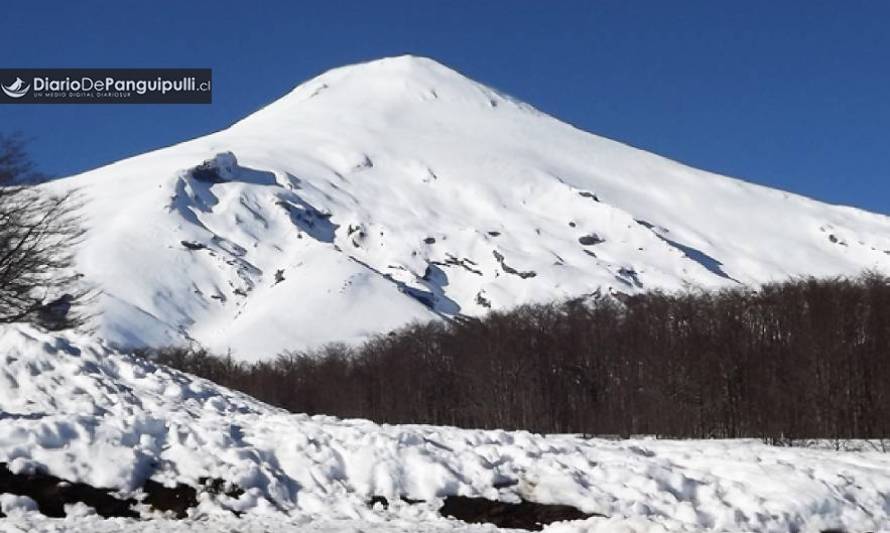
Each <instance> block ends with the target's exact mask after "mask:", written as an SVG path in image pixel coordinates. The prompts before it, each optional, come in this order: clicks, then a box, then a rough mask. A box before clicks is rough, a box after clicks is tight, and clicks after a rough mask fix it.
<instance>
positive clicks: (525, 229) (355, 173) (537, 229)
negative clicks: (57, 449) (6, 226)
mask: <svg viewBox="0 0 890 533" xmlns="http://www.w3.org/2000/svg"><path fill="white" fill-rule="evenodd" d="M46 186H47V187H52V188H79V189H80V191H81V194H82V195H83V198H84V200H85V202H86V204H87V206H86V212H85V215H86V217H87V220H88V226H89V230H90V233H89V236H88V238H87V240H86V242H85V243H84V245H83V247H82V249H81V250H80V252H79V255H78V268H79V269H80V270H81V271H82V272H83V273H84V274H85V276H86V279H88V280H90V281H91V282H93V283H95V284H97V285H98V286H99V287H100V288H101V289H102V290H103V291H104V292H103V295H102V296H101V298H99V299H98V301H97V303H96V305H97V306H98V311H101V317H100V318H99V319H98V320H99V327H98V331H99V334H100V335H101V336H102V337H104V338H106V339H107V340H109V341H111V342H113V343H117V344H122V345H141V344H149V345H165V344H182V343H185V342H190V341H197V342H198V343H200V344H202V345H205V346H208V347H210V348H212V349H214V350H217V351H227V350H231V351H232V353H234V354H235V355H236V356H238V357H242V358H248V359H251V358H261V357H269V356H273V355H274V354H276V353H278V352H279V351H281V350H283V349H295V348H301V347H306V346H310V345H317V344H321V343H325V342H329V341H350V340H356V339H359V338H362V337H363V336H365V335H368V334H372V333H377V332H384V331H387V330H390V329H393V328H395V327H398V326H400V325H402V324H405V323H406V322H409V321H412V320H427V319H432V318H436V317H440V316H453V315H458V314H465V315H478V314H481V313H484V312H486V311H487V310H488V309H505V308H510V307H511V306H515V305H517V304H520V303H523V302H530V301H546V300H552V299H559V298H565V297H573V296H579V295H585V294H590V293H594V292H595V291H602V292H606V291H622V292H634V291H640V290H646V289H649V288H665V289H677V288H681V287H684V286H686V285H695V286H702V287H719V286H730V285H734V284H737V283H743V284H757V283H761V282H764V281H767V280H776V279H782V278H785V277H788V276H792V275H817V276H822V275H834V274H852V273H858V272H860V271H862V270H864V269H868V268H872V269H877V270H880V271H884V272H890V218H888V217H885V216H881V215H876V214H871V213H867V212H864V211H860V210H857V209H852V208H848V207H838V206H831V205H826V204H824V203H820V202H816V201H813V200H810V199H808V198H804V197H801V196H797V195H794V194H790V193H786V192H782V191H778V190H773V189H769V188H765V187H761V186H757V185H753V184H750V183H746V182H743V181H739V180H735V179H731V178H727V177H723V176H718V175H715V174H711V173H708V172H703V171H700V170H696V169H693V168H689V167H687V166H684V165H682V164H679V163H676V162H673V161H670V160H667V159H664V158H662V157H659V156H656V155H653V154H650V153H647V152H644V151H641V150H638V149H635V148H632V147H629V146H626V145H624V144H620V143H617V142H614V141H610V140H608V139H604V138H601V137H598V136H595V135H592V134H589V133H586V132H584V131H580V130H578V129H576V128H574V127H572V126H569V125H567V124H565V123H563V122H560V121H559V120H556V119H554V118H552V117H550V116H547V115H545V114H543V113H541V112H539V111H537V110H535V109H534V108H532V107H531V106H529V105H527V104H524V103H522V102H518V101H516V100H514V99H512V98H510V97H508V96H506V95H504V94H501V93H499V92H497V91H495V90H492V89H490V88H488V87H485V86H483V85H480V84H478V83H476V82H474V81H472V80H470V79H467V78H466V77H464V76H462V75H461V74H459V73H457V72H455V71H453V70H451V69H449V68H447V67H445V66H442V65H440V64H438V63H436V62H435V61H432V60H430V59H424V58H417V57H410V56H405V57H396V58H389V59H382V60H379V61H373V62H370V63H365V64H361V65H355V66H349V67H344V68H339V69H335V70H332V71H329V72H326V73H324V74H322V75H320V76H318V77H316V78H314V79H312V80H309V81H307V82H305V83H303V84H302V85H300V86H298V87H297V88H296V89H294V90H293V91H292V92H291V93H290V94H288V95H286V96H284V97H283V98H281V99H280V100H278V101H276V102H274V103H272V104H270V105H269V106H267V107H265V108H263V109H261V110H260V111H258V112H256V113H254V114H253V115H250V116H249V117H247V118H245V119H244V120H242V121H240V122H238V123H236V124H234V125H233V126H231V127H230V128H228V129H226V130H224V131H220V132H217V133H214V134H212V135H208V136H206V137H202V138H199V139H195V140H192V141H188V142H185V143H182V144H178V145H176V146H172V147H169V148H164V149H161V150H157V151H154V152H151V153H147V154H143V155H140V156H137V157H133V158H130V159H127V160H124V161H120V162H117V163H114V164H111V165H108V166H106V167H103V168H99V169H97V170H93V171H90V172H86V173H84V174H80V175H76V176H72V177H69V178H65V179H62V180H57V181H55V182H52V183H50V184H48V185H46Z"/></svg>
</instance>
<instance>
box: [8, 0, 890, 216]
mask: <svg viewBox="0 0 890 533" xmlns="http://www.w3.org/2000/svg"><path fill="white" fill-rule="evenodd" d="M888 25H890V1H883V0H873V1H858V0H844V1H841V0H836V1H832V2H828V1H821V0H797V1H791V0H787V1H780V2H776V1H761V0H745V1H742V2H713V1H705V0H702V1H697V0H684V1H682V2H667V1H662V0H652V1H632V0H631V1H628V0H608V1H595V0H585V1H577V2H576V1H553V2H544V1H536V2H526V1H519V0H510V1H506V0H504V1H491V0H474V1H470V0H465V1H457V0H454V1H442V2H438V1H422V0H412V1H379V2H371V1H361V0H357V1H318V0H314V1H311V2H299V1H281V2H272V1H265V2H234V1H209V0H208V1H195V0H190V1H183V0H179V1H175V2H174V1H151V2H136V1H125V0H117V1H108V2H98V1H93V0H86V1H84V0H81V1H77V2H71V1H57V2H51V1H48V0H42V1H39V2H17V3H10V4H9V5H4V6H3V10H2V23H0V34H2V40H3V43H4V46H3V48H2V50H0V66H2V67H211V68H213V71H214V95H213V98H214V103H213V104H212V105H194V106H170V105H168V106H163V105H160V106H137V105H80V106H77V105H45V106H33V105H32V106H24V105H7V106H0V131H4V132H9V131H14V130H21V131H23V132H24V133H26V134H27V135H29V136H31V137H33V138H34V139H35V140H34V142H33V144H32V152H33V154H34V156H35V158H36V159H37V161H38V163H39V164H40V166H41V168H42V169H44V170H45V171H47V172H50V173H52V174H55V175H66V174H70V173H73V172H77V171H81V170H86V169H89V168H92V167H96V166H99V165H102V164H104V163H108V162H111V161H114V160H117V159H120V158H123V157H126V156H129V155H134V154H137V153H140V152H143V151H146V150H150V149H152V148H157V147H161V146H165V145H168V144H172V143H175V142H178V141H181V140H185V139H188V138H191V137H195V136H200V135H203V134H206V133H209V132H211V131H214V130H217V129H221V128H224V127H226V126H227V125H229V124H230V123H232V122H234V121H235V120H237V119H239V118H240V117H243V116H244V115H247V114H248V113H250V112H252V111H254V110H256V109H257V108H259V107H261V106H262V105H264V104H266V103H268V102H270V101H272V100H274V99H275V98H277V97H279V96H281V95H283V94H284V93H286V92H287V91H288V90H290V89H291V88H292V87H293V86H295V85H297V84H299V83H300V82H301V81H303V80H305V79H307V78H309V77H311V76H313V75H315V74H318V73H320V72H322V71H324V70H327V69H328V68H331V67H335V66H340V65H344V64H348V63H354V62H358V61H363V60H368V59H374V58H378V57H382V56H389V55H398V54H404V53H411V54H417V55H424V56H430V57H432V58H434V59H437V60H439V61H441V62H443V63H445V64H447V65H449V66H451V67H453V68H456V69H457V70H460V71H461V72H463V73H465V74H467V75H468V76H470V77H472V78H474V79H476V80H478V81H481V82H483V83H486V84H488V85H492V86H494V87H497V88H499V89H501V90H502V91H504V92H507V93H509V94H512V95H514V96H516V97H518V98H520V99H522V100H525V101H527V102H529V103H531V104H533V105H534V106H536V107H538V108H539V109H541V110H543V111H546V112H548V113H550V114H553V115H555V116H557V117H559V118H561V119H562V120H565V121H567V122H571V123H573V124H575V125H576V126H579V127H581V128H583V129H585V130H588V131H592V132H594V133H597V134H600V135H604V136H607V137H610V138H613V139H617V140H620V141H624V142H626V143H629V144H632V145H634V146H638V147H640V148H644V149H647V150H650V151H653V152H656V153H659V154H662V155H664V156H667V157H670V158H672V159H676V160H679V161H683V162H685V163H688V164H691V165H693V166H697V167H700V168H704V169H708V170H712V171H717V172H721V173H725V174H729V175H732V176H736V177H741V178H744V179H747V180H750V181H754V182H758V183H763V184H766V185H770V186H773V187H779V188H783V189H787V190H792V191H795V192H799V193H803V194H806V195H809V196H813V197H816V198H819V199H822V200H827V201H830V202H833V203H844V204H850V205H856V206H860V207H864V208H867V209H870V210H874V211H880V212H883V213H890V103H888V99H890V30H888Z"/></svg>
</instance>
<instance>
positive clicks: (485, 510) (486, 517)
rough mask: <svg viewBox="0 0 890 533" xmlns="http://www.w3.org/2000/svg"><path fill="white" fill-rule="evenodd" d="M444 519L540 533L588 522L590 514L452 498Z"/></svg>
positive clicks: (532, 504)
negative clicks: (557, 524) (556, 525)
mask: <svg viewBox="0 0 890 533" xmlns="http://www.w3.org/2000/svg"><path fill="white" fill-rule="evenodd" d="M439 512H440V513H441V514H442V516H448V517H452V518H457V519H458V520H461V521H463V522H468V523H471V524H494V525H495V526H497V527H499V528H513V529H526V530H529V531H540V530H541V529H543V528H544V526H546V525H548V524H552V523H553V522H561V521H564V520H586V519H587V518H592V517H595V516H602V515H597V514H588V513H585V512H582V511H580V510H579V509H576V508H575V507H572V506H570V505H548V504H543V503H535V502H530V501H527V500H522V501H521V502H520V503H506V502H498V501H493V500H487V499H485V498H469V497H466V496H448V497H446V498H445V504H444V505H442V508H441V509H440V510H439Z"/></svg>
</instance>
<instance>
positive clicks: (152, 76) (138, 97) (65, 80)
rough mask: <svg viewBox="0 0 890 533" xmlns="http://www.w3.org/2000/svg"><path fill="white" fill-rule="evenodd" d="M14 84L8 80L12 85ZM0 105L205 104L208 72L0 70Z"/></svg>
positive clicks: (208, 93)
mask: <svg viewBox="0 0 890 533" xmlns="http://www.w3.org/2000/svg"><path fill="white" fill-rule="evenodd" d="M10 80H12V81H10ZM0 89H2V90H3V92H2V94H0V104H209V103H211V102H212V72H211V70H210V69H0Z"/></svg>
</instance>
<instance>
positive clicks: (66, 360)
mask: <svg viewBox="0 0 890 533" xmlns="http://www.w3.org/2000/svg"><path fill="white" fill-rule="evenodd" d="M0 362H2V364H0V463H8V465H9V468H10V470H12V471H13V472H26V471H34V470H40V469H45V470H47V471H48V472H49V473H51V474H53V475H55V476H58V477H61V478H64V479H67V480H70V481H78V482H84V483H88V484H90V485H93V486H96V487H106V488H114V489H117V490H119V491H120V494H121V495H122V496H133V495H138V494H139V488H140V487H141V486H142V485H143V483H144V482H145V480H147V479H149V478H151V479H154V480H156V481H159V482H162V483H166V484H168V485H171V486H172V485H174V484H176V483H186V484H190V485H193V486H197V485H199V484H200V483H199V479H201V478H215V479H222V480H226V481H229V482H232V483H235V484H237V485H238V486H240V487H241V488H243V489H245V492H244V494H243V495H241V496H239V497H237V498H236V497H218V498H217V497H211V496H209V495H207V494H204V495H201V496H200V497H199V500H200V503H199V505H198V507H197V508H195V509H193V510H192V511H191V514H192V516H193V518H200V517H202V516H203V517H205V519H208V520H211V522H208V523H204V525H200V524H201V523H199V522H194V523H193V522H191V521H185V522H182V523H175V522H172V521H163V522H158V524H161V523H164V524H169V527H170V530H171V531H192V530H204V529H210V530H212V529H214V528H215V526H213V524H229V525H228V526H223V525H220V527H219V529H221V530H222V529H225V527H233V526H232V524H233V523H232V521H233V520H235V518H234V517H232V516H231V515H230V513H228V511H225V510H224V509H225V508H230V509H237V510H240V511H246V512H247V514H246V515H244V518H242V519H241V520H243V521H241V522H238V524H241V525H240V526H234V527H236V528H237V529H239V530H245V531H249V530H250V528H251V527H253V526H252V525H251V524H255V525H256V527H257V528H258V529H257V530H262V529H263V528H265V527H266V526H262V525H261V524H263V523H264V521H267V522H269V523H284V521H287V523H288V524H292V525H294V524H301V523H305V522H306V521H307V520H312V521H313V522H312V524H310V525H305V526H304V528H303V529H304V530H305V531H328V530H333V529H326V528H327V527H328V526H327V525H325V524H336V523H340V522H338V521H343V520H346V521H347V522H343V523H342V524H345V525H344V527H343V528H341V529H337V530H347V531H348V530H350V529H349V528H350V527H351V528H353V529H354V530H360V529H362V528H367V527H370V528H371V529H374V530H381V531H402V530H405V531H408V530H416V529H417V524H418V523H419V522H423V523H424V525H423V529H424V530H446V531H447V530H453V529H454V528H458V527H460V528H464V527H467V528H469V529H464V530H474V531H475V530H485V529H487V528H485V527H472V528H470V527H469V526H463V525H460V524H457V523H455V522H453V521H448V520H445V519H443V518H441V517H439V515H438V513H437V508H438V505H439V504H440V503H441V497H443V496H445V495H454V494H459V495H466V496H481V497H485V498H489V499H501V500H505V501H517V500H518V499H519V498H523V499H526V500H531V501H536V502H540V503H559V504H567V505H573V506H575V507H578V508H579V509H581V510H583V511H585V512H588V513H599V514H602V515H605V516H607V517H609V518H608V519H590V520H588V521H585V522H583V523H577V522H576V523H574V524H555V525H552V526H550V527H549V528H548V531H551V532H556V531H566V532H568V531H586V530H593V531H596V530H598V529H600V528H605V529H608V530H609V531H620V530H621V528H622V527H624V528H627V530H628V531H647V530H655V531H657V530H659V529H660V528H664V530H703V529H713V530H756V531H782V532H786V531H794V530H799V531H820V530H823V529H828V528H832V527H843V528H846V529H847V530H849V531H871V530H876V529H880V528H882V527H884V528H887V527H888V524H890V455H887V454H883V453H880V452H877V451H857V452H834V451H830V450H820V449H812V448H808V449H797V448H796V449H787V448H775V447H769V446H764V445H762V444H760V443H759V442H757V441H753V440H736V441H661V440H628V441H607V440H598V439H583V438H579V437H574V436H546V437H545V436H540V435H534V434H531V433H528V432H521V431H519V432H508V431H480V430H461V429H455V428H447V427H432V426H386V425H377V424H374V423H371V422H368V421H363V420H339V419H335V418H331V417H324V416H315V417H310V416H306V415H295V414H289V413H286V412H284V411H282V410H279V409H275V408H272V407H269V406H267V405H265V404H262V403H260V402H258V401H256V400H253V399H251V398H248V397H246V396H244V395H241V394H238V393H235V392H232V391H229V390H226V389H224V388H222V387H219V386H216V385H214V384H212V383H210V382H208V381H205V380H202V379H198V378H194V377H192V376H189V375H186V374H182V373H179V372H175V371H173V370H169V369H167V368H164V367H158V366H156V365H153V364H152V363H150V362H146V361H143V360H140V359H138V358H134V357H131V356H128V355H122V354H119V353H116V352H113V351H111V350H109V349H107V348H106V347H104V346H103V345H101V344H99V343H97V342H96V341H93V340H91V339H88V338H86V337H77V336H69V337H67V338H65V337H60V336H55V335H50V334H45V333H41V332H39V331H36V330H34V329H33V328H30V327H28V326H22V325H14V326H2V327H0ZM374 495H378V496H384V497H386V498H387V499H388V500H389V501H390V502H391V503H390V506H389V508H388V509H386V510H384V509H382V508H381V507H380V506H377V507H375V508H371V507H369V506H368V504H367V502H368V500H369V498H370V497H371V496H374ZM402 496H404V497H407V498H411V499H417V500H425V502H424V503H420V504H414V505H410V504H407V503H403V502H402V501H400V497H402ZM10 501H11V500H10ZM77 514H78V517H72V518H69V520H68V521H50V520H47V519H44V518H41V517H39V516H36V515H34V514H33V513H17V514H16V516H15V517H11V518H8V519H6V522H5V523H4V524H5V525H4V526H3V527H7V526H8V527H19V526H20V527H21V528H23V529H26V530H31V529H36V530H41V529H47V528H48V529H49V530H52V528H56V527H57V528H59V529H57V530H65V529H66V528H68V527H69V526H70V528H71V529H89V530H97V531H101V530H103V528H104V527H106V526H103V525H102V524H107V528H108V530H112V529H114V527H115V526H114V525H113V524H118V526H120V525H121V524H127V525H126V528H127V529H132V530H134V531H138V530H139V529H140V528H145V529H147V528H148V527H152V529H155V526H148V525H139V524H138V523H134V522H131V521H122V520H112V521H109V522H103V521H101V520H99V519H98V518H96V517H90V516H88V514H87V513H85V512H84V511H83V510H80V511H79V512H78V513H77ZM381 523H386V524H387V525H386V526H385V527H384V526H382V525H379V524H381ZM15 524H18V526H16V525H15ZM66 524H67V526H66ZM350 524H351V525H350ZM362 524H364V526H363V525H362ZM411 524H414V525H411ZM331 527H333V526H331ZM400 528H402V529H400ZM273 529H274V528H273Z"/></svg>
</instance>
